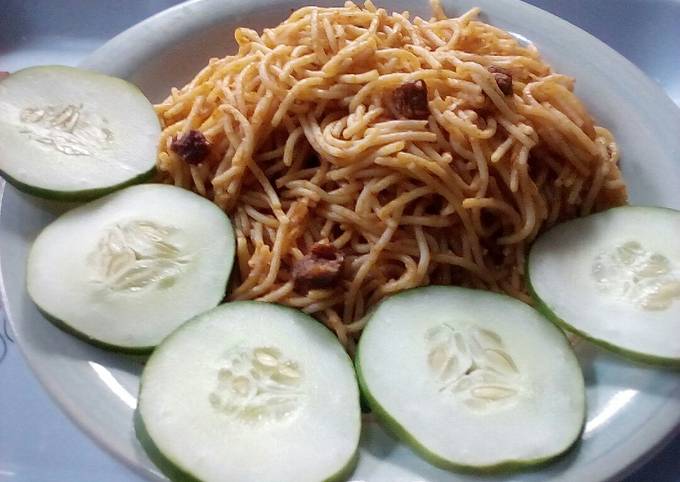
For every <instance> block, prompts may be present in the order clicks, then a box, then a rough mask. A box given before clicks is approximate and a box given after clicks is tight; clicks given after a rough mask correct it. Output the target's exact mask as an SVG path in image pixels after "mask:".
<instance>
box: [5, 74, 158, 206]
mask: <svg viewBox="0 0 680 482" xmlns="http://www.w3.org/2000/svg"><path fill="white" fill-rule="evenodd" d="M159 135H160V124H159V122H158V119H157V117H156V114H155V112H154V110H153V106H152V105H151V104H150V103H149V101H148V100H147V99H146V97H144V95H143V94H142V93H141V92H140V91H139V89H137V88H136V87H135V86H134V85H132V84H130V83H128V82H126V81H124V80H122V79H118V78H114V77H109V76H106V75H102V74H98V73H95V72H91V71H86V70H82V69H77V68H73V67H65V66H42V67H31V68H27V69H24V70H20V71H18V72H15V73H14V74H12V75H10V76H9V77H7V78H6V79H4V80H3V81H2V82H0V144H2V145H3V149H2V152H0V174H2V176H3V177H5V179H7V181H9V182H10V183H12V184H14V185H15V186H16V187H17V188H19V189H21V190H23V191H26V192H29V193H31V194H34V195H37V196H41V197H47V198H54V199H61V200H87V199H93V198H95V197H99V196H101V195H103V194H106V193H107V192H110V191H113V190H115V189H119V188H121V187H124V186H126V185H130V184H134V183H138V182H142V181H144V180H146V179H148V178H149V177H150V176H151V175H152V174H153V172H154V165H155V159H156V151H157V145H158V139H159Z"/></svg>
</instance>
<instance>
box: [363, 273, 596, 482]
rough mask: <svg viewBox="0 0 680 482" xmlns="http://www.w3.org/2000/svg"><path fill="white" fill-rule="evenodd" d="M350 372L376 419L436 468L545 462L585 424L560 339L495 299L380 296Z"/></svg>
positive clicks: (439, 292)
mask: <svg viewBox="0 0 680 482" xmlns="http://www.w3.org/2000/svg"><path fill="white" fill-rule="evenodd" d="M356 367H357V375H358V378H359V385H360V387H361V390H362V393H363V394H364V396H365V397H366V399H367V400H368V403H369V405H370V406H371V408H372V409H373V411H374V412H375V413H376V415H377V416H378V418H379V419H381V420H382V421H383V423H384V424H385V425H386V426H387V427H388V428H389V429H391V431H392V432H393V433H395V434H396V435H397V436H398V437H400V438H401V439H402V440H403V441H404V442H406V443H407V444H408V445H410V446H411V448H413V449H414V450H415V451H416V452H417V453H418V454H420V455H421V456H422V457H423V458H425V459H426V460H428V461H429V462H430V463H432V464H434V465H437V466H439V467H442V468H445V469H452V470H468V471H477V472H490V471H504V470H511V469H516V468H521V467H524V466H528V465H532V464H537V463H541V462H545V461H547V460H550V459H552V458H554V457H556V456H558V455H560V454H561V453H563V452H565V451H566V450H567V449H568V448H569V447H571V446H572V445H573V444H574V443H575V442H576V440H577V439H578V438H579V435H580V433H581V431H582V428H583V424H584V421H585V388H584V381H583V375H582V373H581V369H580V367H579V364H578V361H577V360H576V356H575V355H574V352H573V351H572V349H571V346H570V345H569V343H568V341H567V339H566V337H565V336H564V334H563V333H562V332H561V331H560V330H559V329H558V328H557V327H555V325H553V324H552V323H550V322H549V321H548V320H546V319H545V318H543V317H542V316H541V315H540V314H539V313H538V312H536V311H535V310H534V309H532V308H531V307H530V306H528V305H526V304H524V303H522V302H520V301H518V300H515V299H513V298H510V297H508V296H504V295H499V294H496V293H491V292H487V291H480V290H470V289H465V288H457V287H445V286H430V287H426V288H415V289H412V290H407V291H404V292H402V293H400V294H397V295H394V296H391V297H389V298H387V299H385V300H384V301H383V302H381V303H380V304H379V305H378V307H377V309H376V310H375V311H374V312H373V313H372V314H371V315H370V317H369V319H368V323H367V325H366V327H365V328H364V332H363V334H362V335H361V339H360V340H359V347H358V351H357V357H356Z"/></svg>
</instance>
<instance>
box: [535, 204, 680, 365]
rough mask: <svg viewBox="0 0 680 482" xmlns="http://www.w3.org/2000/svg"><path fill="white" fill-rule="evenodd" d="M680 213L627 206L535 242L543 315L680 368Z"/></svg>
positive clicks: (630, 354) (633, 355) (605, 342)
mask: <svg viewBox="0 0 680 482" xmlns="http://www.w3.org/2000/svg"><path fill="white" fill-rule="evenodd" d="M678 235H680V211H675V210H672V209H666V208H654V207H634V206H625V207H619V208H613V209H609V210H607V211H604V212H601V213H597V214H593V215H590V216H587V217H584V218H580V219H575V220H573V221H569V222H566V223H563V224H560V225H558V226H555V227H554V228H552V229H551V230H549V231H548V232H546V233H545V234H543V235H542V236H541V237H539V238H538V239H537V240H536V242H535V243H534V245H533V247H532V248H531V252H530V254H529V261H528V269H527V272H528V278H529V282H530V288H531V291H532V292H533V295H534V297H535V298H536V300H537V301H538V302H539V304H540V308H541V310H542V311H544V312H545V314H546V315H547V316H548V317H550V318H551V319H553V320H554V321H555V322H557V323H559V324H561V325H563V326H564V327H565V328H567V329H569V330H572V331H575V332H577V333H579V334H580V335H582V336H584V337H585V338H589V339H590V340H592V341H593V342H595V343H598V344H600V345H602V346H604V347H606V348H609V349H611V350H612V351H615V352H618V353H620V354H622V355H625V356H628V357H631V358H634V359H637V360H640V361H645V362H649V363H657V364H661V365H666V366H676V367H680V336H679V335H678V334H679V333H680V244H678Z"/></svg>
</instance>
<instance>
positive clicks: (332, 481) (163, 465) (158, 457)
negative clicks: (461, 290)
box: [134, 301, 361, 482]
mask: <svg viewBox="0 0 680 482" xmlns="http://www.w3.org/2000/svg"><path fill="white" fill-rule="evenodd" d="M243 303H245V304H252V303H258V304H259V303H264V304H267V305H276V306H277V307H279V308H283V309H285V310H289V311H294V312H296V313H297V314H299V315H303V316H305V317H308V318H311V319H312V320H314V321H316V320H315V319H314V318H312V317H311V316H309V315H307V314H306V313H304V312H302V311H300V310H297V309H295V308H291V307H290V306H286V305H282V304H279V303H269V302H265V301H232V302H228V303H222V304H219V305H217V306H216V307H215V308H212V309H210V310H208V311H206V312H204V313H201V314H198V315H196V316H195V317H193V318H191V319H189V320H188V321H186V322H184V323H183V324H182V325H180V326H178V327H177V328H176V329H175V330H174V331H173V332H171V333H170V334H169V335H168V336H166V337H165V338H164V339H163V342H165V341H166V340H169V339H170V338H171V337H172V336H175V335H176V334H177V333H179V332H180V330H182V328H183V327H185V326H187V325H189V323H192V322H194V321H195V320H197V319H198V318H200V317H202V316H203V315H204V314H205V313H207V312H209V311H212V310H215V309H217V308H219V307H221V306H224V305H236V304H243ZM319 324H320V325H321V326H322V327H323V328H325V329H326V330H327V331H328V335H329V336H331V337H333V339H334V340H336V341H337V337H336V336H335V334H333V332H332V331H331V330H330V329H329V328H328V327H327V326H325V325H324V324H322V323H319ZM163 342H161V343H160V344H159V345H158V346H157V347H156V348H159V349H160V348H161V345H162V344H163ZM157 351H158V350H155V349H154V351H153V353H152V356H154V355H155V354H156V352H157ZM149 362H151V359H150V358H149V360H147V365H148V364H149ZM347 362H348V363H349V364H350V365H353V364H352V360H351V358H349V355H347ZM143 386H144V371H142V374H141V376H140V378H139V393H138V395H137V408H136V409H135V411H134V427H135V435H136V437H137V441H138V442H139V443H140V445H141V446H142V448H143V449H144V451H145V452H146V454H147V455H148V456H149V459H150V460H151V461H152V462H153V463H154V464H155V465H156V467H158V469H159V470H160V471H161V472H163V474H164V475H165V476H166V477H168V478H169V479H170V480H171V481H173V482H203V481H202V480H201V479H198V478H196V477H194V476H193V475H192V474H191V473H189V472H187V471H186V470H184V469H182V468H181V465H180V464H178V463H176V462H173V461H172V460H171V459H170V458H168V457H167V456H165V455H164V454H163V453H162V452H161V451H160V450H159V449H158V447H157V446H156V444H155V443H154V442H153V439H152V438H151V436H150V435H149V432H148V431H147V430H146V426H145V425H144V419H143V417H142V414H141V413H140V411H139V400H140V397H141V393H142V387H143ZM359 397H361V390H359ZM359 431H361V424H360V425H359ZM358 462H359V449H358V447H357V450H355V452H354V454H353V455H352V457H350V459H349V460H348V461H347V463H346V464H345V466H344V467H342V468H341V469H340V470H339V471H338V472H336V473H335V474H333V475H331V476H330V477H328V478H327V479H324V480H322V481H319V482H344V481H346V480H347V479H349V477H350V476H351V475H352V473H353V472H354V470H355V469H356V466H357V463H358Z"/></svg>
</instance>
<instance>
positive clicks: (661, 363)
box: [525, 252, 680, 371]
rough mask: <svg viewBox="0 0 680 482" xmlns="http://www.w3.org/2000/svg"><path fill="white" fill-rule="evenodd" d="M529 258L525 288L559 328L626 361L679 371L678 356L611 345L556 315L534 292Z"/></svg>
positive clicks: (546, 315)
mask: <svg viewBox="0 0 680 482" xmlns="http://www.w3.org/2000/svg"><path fill="white" fill-rule="evenodd" d="M530 259H531V252H530V253H529V256H527V261H526V268H525V273H526V285H527V289H528V290H529V294H530V295H531V297H532V298H533V300H534V302H535V303H536V305H535V308H536V310H538V311H539V312H540V313H541V314H542V315H543V316H545V317H546V318H547V319H548V320H550V321H551V322H553V323H554V324H555V325H557V327H559V328H560V329H563V330H566V331H570V332H572V333H575V334H577V335H579V336H580V337H582V338H584V339H586V340H588V341H590V342H591V343H593V344H595V345H598V346H600V347H602V348H604V349H606V350H607V351H609V352H611V353H613V354H614V355H617V356H619V357H621V358H624V359H626V360H627V361H633V362H638V363H642V364H645V365H647V366H649V365H653V366H654V367H656V368H666V369H669V370H677V371H680V358H665V357H660V356H655V355H650V354H649V353H641V352H638V351H634V350H629V349H627V348H621V347H620V346H617V345H612V344H611V343H609V342H608V341H605V340H602V339H600V338H596V337H594V336H592V335H589V334H588V333H586V332H584V331H581V330H578V329H576V328H574V327H573V326H572V325H570V324H569V323H567V322H566V321H565V320H564V319H562V318H560V317H559V316H557V315H556V314H555V313H554V312H553V311H552V310H551V309H550V308H549V307H548V305H547V304H545V302H544V301H543V300H542V299H541V298H540V296H538V293H537V292H536V290H535V289H534V287H533V285H532V284H531V277H530V276H529V260H530Z"/></svg>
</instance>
